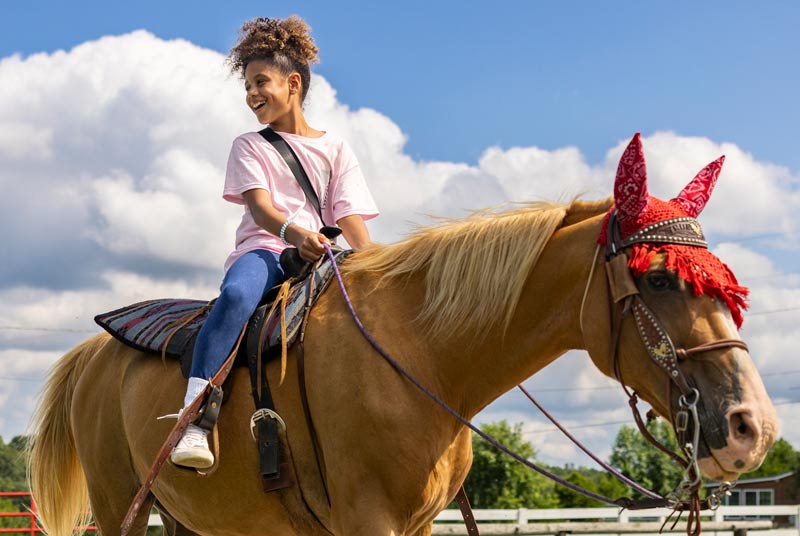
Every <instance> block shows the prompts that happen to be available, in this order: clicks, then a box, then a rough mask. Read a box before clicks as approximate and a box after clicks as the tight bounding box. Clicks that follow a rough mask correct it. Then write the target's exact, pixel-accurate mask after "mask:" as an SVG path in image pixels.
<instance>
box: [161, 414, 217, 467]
mask: <svg viewBox="0 0 800 536" xmlns="http://www.w3.org/2000/svg"><path fill="white" fill-rule="evenodd" d="M207 436H208V431H206V430H204V429H202V428H200V427H199V426H197V425H195V424H190V425H189V427H188V428H186V431H185V432H184V433H183V437H181V440H180V441H179V442H178V444H177V445H176V446H175V448H174V449H173V450H172V455H171V456H170V460H172V463H174V464H175V465H180V466H183V467H192V468H194V469H208V468H209V467H211V466H212V465H214V455H213V454H212V453H211V450H210V449H209V448H208V437H207Z"/></svg>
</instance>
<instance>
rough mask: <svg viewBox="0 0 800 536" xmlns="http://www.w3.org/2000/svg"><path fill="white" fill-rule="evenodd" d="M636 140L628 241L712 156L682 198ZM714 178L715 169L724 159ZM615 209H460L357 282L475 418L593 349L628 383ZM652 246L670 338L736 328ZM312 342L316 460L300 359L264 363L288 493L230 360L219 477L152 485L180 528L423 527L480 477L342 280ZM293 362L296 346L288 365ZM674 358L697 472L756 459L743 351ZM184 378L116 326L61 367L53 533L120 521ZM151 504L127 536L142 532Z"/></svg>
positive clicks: (758, 397)
mask: <svg viewBox="0 0 800 536" xmlns="http://www.w3.org/2000/svg"><path fill="white" fill-rule="evenodd" d="M638 140H639V138H638V135H637V137H636V138H634V141H633V142H632V143H631V146H630V147H629V149H628V151H626V156H624V157H623V161H622V162H621V164H620V171H619V172H618V177H617V183H616V187H615V205H616V207H617V209H618V212H619V215H620V221H621V227H622V232H623V235H625V234H626V231H625V230H626V228H627V229H631V228H634V229H635V224H636V222H637V221H640V220H642V218H643V215H644V216H646V215H647V214H648V212H647V211H648V210H650V208H652V207H656V208H658V207H660V206H662V205H663V206H667V205H669V206H670V207H672V209H675V207H678V205H687V206H688V205H692V204H693V203H694V205H692V206H695V208H696V205H698V204H699V205H700V206H701V207H702V204H704V198H703V196H704V195H705V196H706V197H707V194H708V192H709V191H710V185H709V184H708V183H705V189H704V191H703V192H701V195H695V193H696V192H695V193H693V192H694V191H695V190H697V187H698V186H702V185H703V184H704V183H703V181H704V180H705V179H706V178H708V177H707V176H708V175H709V173H708V168H707V169H706V170H704V172H701V175H699V176H698V177H700V182H698V179H695V180H694V181H693V182H692V183H691V184H690V187H687V189H686V190H684V192H682V194H681V196H679V197H678V198H676V200H673V201H672V202H669V203H665V202H663V201H660V200H658V199H656V198H653V197H650V196H648V195H647V192H646V189H645V182H644V181H645V173H644V161H643V157H642V156H641V155H640V153H641V148H640V145H637V144H638V143H639V141H638ZM637 147H638V149H637ZM637 151H638V152H637ZM634 153H635V154H634ZM631 154H633V155H634V157H635V158H633V159H631V157H630V156H631ZM712 171H715V172H714V173H711V174H710V175H713V177H712V178H713V179H716V175H717V174H718V171H719V170H718V169H716V170H712ZM712 184H713V181H712ZM676 203H677V204H676ZM611 207H612V202H611V200H606V201H599V202H574V203H572V204H571V205H570V206H566V207H565V206H557V205H551V204H539V205H532V206H527V207H525V208H519V209H515V210H512V211H509V212H504V213H496V214H488V213H483V214H477V215H474V216H473V217H470V218H466V219H464V220H459V221H452V222H450V223H446V224H443V225H441V226H437V227H431V228H428V229H425V230H422V231H420V232H418V233H416V234H414V235H412V236H410V237H409V238H408V239H406V240H404V241H402V242H399V243H397V244H395V245H390V246H375V247H374V248H372V249H370V250H367V251H364V252H361V253H358V254H355V255H353V256H352V257H350V259H349V260H348V261H347V262H346V264H345V266H344V282H345V285H346V287H347V289H348V291H349V293H350V296H351V298H352V301H353V303H354V304H355V307H356V309H357V310H358V313H359V316H360V317H361V318H362V320H363V321H364V323H365V325H366V328H367V330H368V331H369V332H370V333H371V334H372V336H373V337H374V338H375V339H376V340H378V341H379V342H380V344H381V345H382V346H383V347H384V348H385V349H386V350H387V351H388V352H389V353H390V354H391V355H392V356H394V358H395V359H396V360H397V361H398V362H400V363H401V364H402V365H403V367H405V368H406V369H407V370H408V371H410V372H411V374H413V375H414V376H415V377H416V378H417V379H418V380H419V381H420V382H421V383H422V384H423V385H425V386H427V388H429V389H430V390H432V391H433V392H434V393H436V394H437V395H438V396H439V397H440V398H441V399H442V400H444V401H445V402H446V403H448V404H449V405H450V406H451V407H453V408H455V409H456V410H457V411H458V412H460V414H461V415H463V416H465V417H467V418H471V417H473V416H474V415H475V414H477V413H478V412H479V411H480V410H481V409H482V408H484V407H485V406H486V405H487V404H489V403H490V402H491V401H493V400H494V399H496V398H497V397H499V396H500V395H501V394H503V393H505V392H506V391H508V390H509V389H511V388H512V387H514V386H515V385H517V384H519V383H520V382H522V381H523V380H525V379H526V378H528V377H530V376H531V375H532V374H535V373H536V372H537V371H538V370H540V369H541V368H542V367H544V366H545V365H547V364H548V363H550V362H551V361H553V360H555V359H556V358H558V357H559V356H560V355H562V354H563V353H564V352H566V351H567V350H570V349H585V350H587V351H588V354H589V356H590V357H591V359H592V361H593V362H594V364H595V366H596V367H597V368H598V369H599V370H600V371H602V372H603V373H604V374H606V375H609V376H612V377H614V376H615V372H614V368H615V365H614V363H613V361H615V359H614V357H613V355H612V352H611V350H610V346H611V344H610V339H611V335H610V331H611V326H610V323H611V321H610V318H609V308H610V307H609V306H610V299H611V297H610V292H609V290H608V287H607V284H606V277H605V275H604V270H603V258H602V255H601V256H600V257H598V256H596V254H595V253H596V251H597V243H598V237H599V236H600V235H601V229H603V228H604V221H605V218H606V215H607V213H608V212H609V209H611ZM676 210H677V209H676ZM689 212H690V211H689ZM689 212H687V213H689ZM695 214H696V212H695ZM647 247H648V246H647V245H644V246H641V245H640V246H639V250H638V253H636V252H635V251H633V250H634V249H635V248H636V246H634V247H630V248H628V249H627V251H628V252H631V253H632V255H633V256H632V257H631V259H632V266H633V264H635V263H633V259H634V258H636V259H638V260H637V262H639V264H641V260H642V258H644V259H645V261H646V266H644V267H643V268H642V267H640V268H639V269H638V271H636V270H634V273H635V275H637V277H636V286H637V287H638V289H639V292H640V294H641V299H642V300H643V301H644V303H646V304H647V305H648V306H649V308H650V310H651V311H652V312H653V313H654V315H655V316H656V317H657V318H658V319H660V322H661V325H662V326H663V329H664V330H665V331H666V332H667V333H668V335H669V336H670V337H671V339H672V341H673V342H674V344H675V346H676V347H679V348H692V347H697V346H699V345H702V344H705V343H709V342H713V341H718V340H727V339H738V333H737V326H736V323H737V322H736V320H741V317H740V315H741V313H740V311H739V308H738V307H739V305H741V304H737V303H732V302H730V299H729V298H730V293H729V295H728V298H725V297H724V296H722V297H721V296H720V295H710V294H709V292H710V291H709V292H705V293H702V294H700V295H698V291H697V288H698V287H697V286H696V285H690V284H689V282H687V281H688V280H684V279H683V278H681V277H684V276H681V277H678V276H677V275H681V273H682V272H681V269H680V266H678V267H674V266H675V264H674V262H675V259H674V258H672V257H671V254H670V253H669V251H670V250H669V248H668V247H667V248H664V249H658V248H655V249H654V248H651V249H649V250H648V249H647ZM691 247H694V246H691ZM643 248H644V249H643ZM648 251H650V252H651V254H650V255H649V256H648V254H647V252H648ZM703 251H704V252H705V253H704V254H705V255H707V256H711V254H710V253H707V252H706V250H703ZM634 253H635V255H634ZM712 257H713V256H712ZM714 259H715V258H714ZM712 260H713V259H712ZM720 265H721V263H720ZM593 267H597V269H596V270H595V269H593ZM590 274H591V275H590ZM676 274H677V275H676ZM684 275H685V274H684ZM685 277H687V278H689V280H690V279H691V278H690V277H689V276H685ZM730 277H732V276H730ZM694 281H695V283H696V282H697V280H696V279H695V280H694ZM738 289H740V290H739V292H744V289H741V287H738ZM731 292H734V291H731ZM735 293H736V292H734V294H735ZM726 303H727V305H726ZM618 341H619V344H618V347H619V360H618V363H617V367H618V372H619V373H620V374H621V375H622V376H623V377H624V379H625V382H626V383H627V384H628V385H629V386H630V387H631V388H632V389H635V390H636V392H637V393H638V394H639V396H641V397H642V398H643V399H645V400H646V401H647V402H649V403H650V404H651V405H652V406H653V408H654V409H655V411H656V412H658V413H659V414H660V415H662V416H665V417H669V416H670V415H671V413H672V412H673V410H674V409H675V408H676V407H677V404H678V396H679V395H678V392H677V390H676V389H669V383H670V382H669V380H668V379H667V374H666V373H665V371H664V370H663V369H662V368H661V367H659V366H658V364H657V363H656V362H655V361H654V359H651V358H650V356H649V355H648V352H647V350H646V347H645V344H644V343H643V342H642V338H640V335H639V333H638V332H637V328H636V325H635V322H634V320H633V318H632V317H630V316H629V317H626V318H625V319H624V320H623V321H622V324H621V331H620V334H619V339H618ZM305 354H306V365H305V367H306V383H307V386H308V393H309V404H310V409H311V413H312V415H313V419H314V423H315V427H316V432H317V435H318V440H319V459H320V467H319V468H318V466H317V461H316V457H315V454H314V448H313V445H312V440H311V436H310V434H309V430H308V428H307V427H306V422H305V418H304V414H303V412H302V410H301V403H300V399H299V389H298V378H297V374H296V372H294V370H293V367H291V366H290V367H289V368H288V371H287V373H286V376H285V377H284V378H280V367H279V366H278V365H277V364H275V363H273V364H271V365H269V371H268V373H269V376H270V381H271V382H272V384H273V386H274V393H273V394H274V397H275V403H276V406H277V408H278V411H279V413H280V414H281V415H282V417H283V419H284V420H285V421H286V423H287V426H288V428H287V430H286V433H285V436H284V437H283V440H284V442H285V446H288V448H289V449H290V450H291V454H292V459H293V461H294V468H295V474H296V481H297V482H296V485H295V486H293V487H290V488H287V489H284V490H281V491H278V492H273V493H269V494H266V493H264V492H263V491H262V490H261V487H260V480H259V477H258V474H257V473H258V471H257V468H258V460H257V451H256V448H255V445H254V444H253V442H252V439H251V438H250V431H249V419H250V415H251V413H252V412H253V403H252V401H251V399H250V393H249V391H250V389H249V382H248V378H247V372H246V371H244V370H241V369H235V370H234V371H233V373H232V376H233V378H232V380H233V381H232V386H233V388H232V391H231V393H230V398H229V400H228V402H227V403H226V404H225V406H223V409H222V413H221V416H220V420H219V425H218V426H219V448H220V459H221V461H220V464H219V467H218V470H217V471H216V472H214V473H213V474H211V475H209V476H206V477H201V476H199V475H197V474H195V473H193V472H189V471H186V470H180V469H177V468H175V467H172V466H165V468H164V470H163V471H162V472H161V474H160V476H159V477H158V479H157V480H156V482H155V485H154V486H153V493H154V496H155V498H156V500H157V506H158V508H159V509H160V510H161V511H162V512H167V513H168V514H164V515H165V516H166V517H167V521H168V523H167V525H168V526H169V527H170V528H171V530H170V532H171V533H174V534H191V533H197V534H204V535H216V536H220V535H245V534H253V533H262V534H276V535H327V534H335V535H340V536H358V535H363V536H379V535H380V536H389V535H427V534H430V531H431V524H432V520H433V518H434V517H435V516H436V515H437V514H438V513H439V512H440V511H441V510H442V509H443V508H445V506H446V505H447V504H448V503H449V502H450V501H451V500H452V499H453V497H454V496H455V494H456V491H457V490H458V488H459V486H460V485H461V483H462V482H463V481H464V478H465V477H466V475H467V472H468V471H469V467H470V463H471V457H472V452H471V442H470V433H469V430H468V429H466V428H465V427H464V426H462V425H460V424H459V423H457V422H456V420H454V419H453V417H452V416H450V415H448V414H447V413H445V412H444V411H442V410H441V409H440V408H439V407H438V406H436V405H434V403H433V402H432V401H431V400H430V399H429V398H427V397H426V396H424V395H423V394H422V393H421V392H420V391H419V390H417V389H416V388H415V387H414V386H413V385H412V384H411V383H409V382H408V381H407V380H405V379H404V378H403V377H401V376H400V375H399V374H398V373H397V372H396V371H395V370H394V369H393V368H392V367H391V366H390V365H389V364H387V363H386V362H385V361H384V360H383V359H381V358H380V357H379V356H378V355H377V354H376V353H375V351H374V350H373V348H372V347H371V346H370V345H369V344H368V343H367V342H366V341H365V339H364V337H362V335H361V334H360V332H359V331H357V329H356V327H355V326H354V323H353V320H352V319H351V318H350V316H349V315H348V313H347V311H346V308H345V302H344V299H343V296H342V294H341V293H340V292H339V290H338V289H337V288H336V286H335V285H333V286H331V287H330V288H329V289H328V290H327V291H326V292H325V294H324V295H323V296H322V298H321V300H320V301H319V303H318V304H317V305H316V307H315V309H314V310H313V312H312V314H311V317H310V321H309V324H308V326H307V331H306V339H305ZM294 357H295V356H294V354H293V353H290V355H289V359H290V361H291V360H293V359H294ZM680 369H681V371H682V373H683V375H684V376H685V378H686V379H687V381H688V383H689V384H690V385H691V387H692V388H696V389H697V390H698V391H699V392H700V393H701V395H700V401H699V410H700V411H699V415H700V426H701V437H702V439H701V443H702V445H701V446H703V448H702V449H701V451H702V452H701V460H700V468H701V470H702V472H703V473H704V474H706V475H707V476H709V477H712V478H715V479H725V480H733V479H735V478H737V476H738V475H739V474H740V473H742V472H746V471H749V470H752V469H754V468H755V467H757V466H758V465H759V464H760V463H761V461H762V459H763V457H764V456H765V454H766V452H767V449H768V448H769V446H770V445H771V444H772V442H773V441H774V438H775V434H776V432H777V426H776V416H775V412H774V409H773V407H772V405H771V403H770V401H769V399H768V397H767V394H766V392H765V389H764V386H763V383H762V381H761V379H760V377H759V375H758V373H757V372H756V369H755V367H754V365H753V363H752V361H751V359H750V356H749V354H748V352H747V351H746V350H744V349H743V348H741V347H737V346H730V345H729V346H725V347H724V348H715V349H711V350H709V351H706V352H703V353H702V354H698V355H691V356H689V357H686V356H684V358H683V359H682V360H681V364H680ZM184 386H185V380H184V379H183V378H182V377H181V373H180V370H179V367H178V364H177V363H174V362H166V363H164V362H162V360H161V359H160V358H159V357H157V356H152V355H144V354H142V353H140V352H137V351H135V350H133V349H131V348H128V347H126V346H123V345H122V344H120V343H118V342H117V341H116V340H114V339H112V338H111V337H110V336H108V335H105V334H103V335H98V336H95V337H93V338H91V339H89V340H87V341H85V342H84V343H82V344H80V345H79V346H78V347H76V348H75V349H73V350H72V351H70V352H69V353H68V354H67V355H66V356H64V357H63V358H62V359H61V360H60V361H59V362H58V363H57V364H56V365H55V368H54V370H53V371H52V373H51V376H50V378H49V380H48V382H47V385H46V387H45V391H44V395H43V398H42V401H41V405H40V407H39V409H38V412H37V414H36V416H35V419H34V429H35V433H36V436H35V441H34V445H33V447H32V452H31V460H30V463H31V473H32V487H33V492H34V494H35V496H36V499H37V502H38V506H39V510H40V513H41V519H42V521H43V523H44V526H45V527H46V529H47V531H48V532H49V534H51V535H53V536H66V535H68V534H70V533H71V531H72V530H73V527H75V526H78V525H80V521H81V519H80V516H81V512H85V511H86V510H87V506H89V504H90V505H91V511H92V513H93V515H94V519H95V521H96V523H97V524H98V525H99V526H100V528H101V531H102V532H103V534H106V535H113V534H118V533H119V530H120V529H119V527H120V523H121V521H122V519H123V517H124V516H125V513H126V511H127V510H128V507H129V506H130V503H131V500H132V498H133V496H134V495H135V493H136V491H137V489H138V488H139V485H140V483H141V479H143V478H144V475H146V474H147V471H148V468H149V466H150V464H151V462H152V460H153V459H154V457H155V456H156V453H157V452H158V450H159V448H160V446H161V444H162V442H163V441H164V438H165V437H166V435H167V433H168V432H169V430H170V426H171V424H168V423H165V422H164V421H158V420H156V418H157V417H158V416H160V415H164V414H167V413H172V412H174V411H175V409H176V408H178V407H180V404H181V397H182V396H183V391H184ZM323 479H324V483H323ZM323 484H326V485H327V490H328V492H329V497H330V504H329V503H328V500H327V499H326V492H325V487H324V486H323ZM145 506H146V507H145V508H143V509H142V510H141V515H140V516H139V518H138V519H137V521H136V524H135V526H134V529H133V531H132V532H131V534H143V533H144V530H145V526H146V524H147V514H148V511H149V506H148V505H145Z"/></svg>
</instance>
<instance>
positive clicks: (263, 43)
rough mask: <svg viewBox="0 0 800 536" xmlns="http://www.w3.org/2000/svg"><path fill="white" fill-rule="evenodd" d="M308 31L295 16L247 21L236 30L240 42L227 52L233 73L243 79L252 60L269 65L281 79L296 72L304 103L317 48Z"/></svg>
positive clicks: (315, 60)
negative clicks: (278, 73)
mask: <svg viewBox="0 0 800 536" xmlns="http://www.w3.org/2000/svg"><path fill="white" fill-rule="evenodd" d="M310 30H311V28H310V27H309V26H308V24H306V22H305V21H304V20H303V19H301V18H300V17H298V16H297V15H291V16H290V17H287V18H286V19H284V20H280V19H268V18H266V17H258V18H255V19H253V20H249V21H247V22H245V23H244V24H243V25H242V28H241V30H239V42H238V43H236V46H234V47H233V48H232V49H231V51H230V52H229V53H228V64H229V65H230V67H231V72H232V73H239V74H240V75H241V76H242V77H243V76H244V71H245V69H246V68H247V64H248V63H250V62H251V61H253V60H263V61H267V62H270V63H271V64H272V65H273V66H274V67H275V68H277V69H278V71H280V73H281V74H283V75H284V76H289V75H290V74H292V73H294V72H297V73H299V74H300V79H301V81H302V84H303V88H302V92H301V101H304V100H305V98H306V94H307V93H308V87H309V85H310V84H311V68H310V64H311V63H316V62H318V61H319V59H318V58H317V52H319V49H318V48H317V45H315V44H314V39H313V38H312V37H311V35H309V32H310Z"/></svg>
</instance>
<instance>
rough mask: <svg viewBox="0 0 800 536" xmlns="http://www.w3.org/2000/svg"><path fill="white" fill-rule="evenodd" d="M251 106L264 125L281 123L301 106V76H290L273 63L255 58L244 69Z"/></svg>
mask: <svg viewBox="0 0 800 536" xmlns="http://www.w3.org/2000/svg"><path fill="white" fill-rule="evenodd" d="M244 89H245V91H246V102H247V106H248V107H249V108H250V109H251V110H253V113H255V114H256V117H257V118H258V122H259V123H261V124H262V125H266V124H268V123H276V122H278V123H279V122H280V120H281V119H282V118H284V117H286V116H287V115H289V114H290V113H291V112H292V111H293V110H294V109H295V107H299V106H300V99H299V93H300V91H299V90H300V75H299V74H297V73H292V74H290V75H289V76H286V75H284V74H282V73H281V72H280V70H278V69H277V68H275V67H274V66H273V65H272V64H271V63H270V62H268V61H264V60H252V61H251V62H249V63H248V64H247V67H246V68H245V71H244Z"/></svg>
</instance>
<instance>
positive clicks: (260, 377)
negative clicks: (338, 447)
mask: <svg viewBox="0 0 800 536" xmlns="http://www.w3.org/2000/svg"><path fill="white" fill-rule="evenodd" d="M268 316H269V315H268V314H266V311H265V310H263V309H262V310H259V311H257V312H256V317H255V318H253V322H254V324H255V326H256V327H258V328H259V329H253V330H251V331H250V335H249V336H248V338H247V346H246V349H247V366H248V368H249V369H250V386H251V388H252V394H253V401H254V402H255V406H256V412H255V413H254V414H253V417H252V419H251V420H250V425H251V429H250V431H251V434H252V435H253V439H256V442H257V444H258V461H259V474H260V475H261V481H262V485H263V488H264V491H267V492H269V491H275V490H279V489H283V488H287V487H290V486H292V485H293V484H294V474H293V471H292V463H291V460H290V459H289V456H288V453H283V455H281V454H282V452H281V448H280V437H279V436H278V426H279V425H281V427H282V428H283V430H284V431H285V430H286V424H285V423H284V422H283V420H282V419H281V418H280V416H279V415H278V414H277V412H276V411H275V402H274V401H273V399H272V392H271V390H270V387H269V379H268V378H267V369H266V367H265V366H264V364H263V360H262V354H261V345H262V341H261V334H262V331H263V329H260V328H261V327H262V324H264V323H265V322H266V321H267V319H268ZM253 428H256V429H257V431H258V433H257V434H256V433H255V432H254V431H253Z"/></svg>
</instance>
